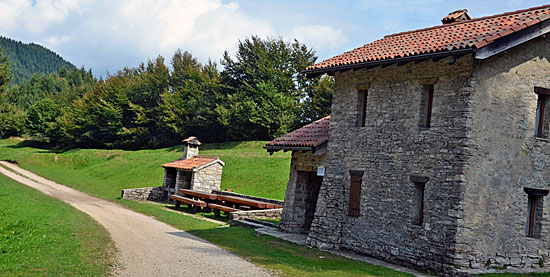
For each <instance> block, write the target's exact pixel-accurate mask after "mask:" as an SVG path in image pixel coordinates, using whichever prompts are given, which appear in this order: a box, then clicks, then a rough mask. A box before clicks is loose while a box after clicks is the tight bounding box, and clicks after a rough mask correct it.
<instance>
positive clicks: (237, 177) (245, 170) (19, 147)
mask: <svg viewBox="0 0 550 277" xmlns="http://www.w3.org/2000/svg"><path fill="white" fill-rule="evenodd" d="M263 145H265V142H243V143H226V144H211V145H205V147H203V148H202V149H201V152H200V155H203V156H215V157H220V158H221V159H222V160H223V161H224V162H225V163H226V166H225V167H224V172H223V176H222V185H221V188H222V189H226V188H231V189H233V190H234V191H235V192H239V193H244V194H253V195H256V196H260V197H268V198H274V199H281V200H282V199H284V193H285V188H286V182H287V180H288V168H289V166H290V154H289V153H280V152H279V153H276V154H274V155H272V156H270V155H269V154H268V153H267V152H266V151H265V150H263V149H262V148H261V147H262V146H263ZM180 150H181V149H180V148H179V147H173V148H165V149H157V150H141V151H122V150H93V149H92V150H89V149H82V150H80V149H77V150H71V151H68V152H64V153H54V152H51V151H48V150H42V149H37V148H31V147H25V144H24V142H23V143H21V142H19V141H16V140H0V160H5V159H10V160H17V161H18V162H19V163H20V164H21V166H22V167H24V168H26V169H28V170H31V171H34V172H36V173H38V174H40V175H42V176H45V177H52V176H55V180H56V181H58V182H60V183H62V184H67V185H69V186H72V184H78V187H76V188H77V189H79V190H83V191H86V192H88V193H90V194H92V195H95V196H99V197H103V198H107V199H115V198H117V197H119V196H120V190H121V189H123V188H137V187H147V186H160V185H162V176H163V169H162V168H161V167H160V165H161V164H163V163H166V162H169V161H173V160H175V159H178V158H180V157H181V156H182V152H181V151H180ZM73 187H74V186H73Z"/></svg>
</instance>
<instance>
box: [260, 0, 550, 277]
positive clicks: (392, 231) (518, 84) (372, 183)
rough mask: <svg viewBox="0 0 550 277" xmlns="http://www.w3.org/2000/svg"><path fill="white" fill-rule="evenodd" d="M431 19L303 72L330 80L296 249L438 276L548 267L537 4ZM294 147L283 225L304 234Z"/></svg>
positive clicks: (545, 26) (544, 61)
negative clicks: (322, 146)
mask: <svg viewBox="0 0 550 277" xmlns="http://www.w3.org/2000/svg"><path fill="white" fill-rule="evenodd" d="M443 22H444V23H446V24H442V25H439V26H434V27H430V28H426V29H420V30H414V31H409V32H403V33H398V34H393V35H388V36H385V37H384V38H382V39H380V40H378V41H376V42H373V43H369V44H366V45H364V46H361V47H359V48H356V49H354V50H351V51H349V52H346V53H343V54H341V55H338V56H335V57H333V58H331V59H328V60H325V61H323V62H320V63H317V64H315V65H313V66H311V67H309V68H308V69H306V71H305V74H306V75H308V76H318V75H320V74H329V75H331V76H334V79H335V88H334V94H333V99H332V115H331V117H330V124H329V132H328V142H327V145H326V154H324V158H323V159H322V162H321V165H322V167H323V168H324V176H323V180H322V183H321V186H320V189H319V194H318V197H317V201H316V202H317V203H316V207H315V212H314V216H313V220H312V221H311V226H310V228H309V233H308V238H307V243H308V245H309V246H312V247H318V248H321V249H338V250H346V251H354V252H357V253H360V254H364V255H367V256H371V257H376V258H379V259H382V260H386V261H388V262H391V263H395V264H400V265H404V266H409V267H414V268H419V269H423V270H430V271H432V272H437V273H438V274H442V275H455V274H460V275H467V274H472V273H481V272H486V271H490V270H492V268H495V267H499V268H504V269H505V270H508V269H512V270H515V271H522V272H527V271H533V270H549V266H548V260H550V200H549V199H548V197H549V196H548V194H549V190H550V104H549V103H550V36H548V33H549V32H550V5H546V6H540V7H535V8H530V9H525V10H520V11H515V12H509V13H505V14H499V15H494V16H488V17H482V18H473V19H470V18H469V16H466V15H465V14H463V13H456V14H454V15H453V13H451V18H449V17H446V18H445V20H444V21H443ZM272 146H273V147H274V146H275V145H272ZM269 147H271V146H270V145H267V148H268V150H270V148H269ZM284 147H287V148H284ZM284 147H283V146H281V149H285V150H293V149H292V148H291V147H292V146H291V145H289V146H284ZM301 147H303V146H301V145H298V146H297V147H296V148H295V150H293V155H292V156H293V161H292V164H293V168H292V169H291V174H290V177H291V178H290V179H291V180H290V181H289V187H288V188H287V194H290V195H286V196H285V199H292V197H294V200H293V201H294V202H292V201H289V202H288V203H285V210H286V209H288V212H291V213H292V214H293V215H290V216H286V219H285V220H295V223H292V222H286V223H285V221H284V220H282V222H281V225H282V228H287V230H293V228H294V229H298V230H300V229H304V227H305V225H304V224H303V223H302V222H301V221H299V220H302V217H298V216H295V215H297V214H299V212H296V211H294V212H293V210H297V209H298V208H301V209H307V208H304V207H306V206H304V205H302V204H301V203H302V200H303V199H305V198H307V197H305V196H304V195H303V194H302V193H300V191H301V190H302V189H301V188H299V187H298V186H297V185H296V184H297V183H300V182H298V181H293V178H295V177H294V176H297V175H299V173H298V172H299V170H296V169H295V168H294V166H296V165H298V163H299V161H300V158H298V156H302V157H305V156H306V155H308V154H310V152H308V151H309V150H308V149H305V148H301ZM272 149H274V148H272ZM311 153H312V152H311ZM312 156H313V155H312ZM305 160H307V159H305ZM311 160H312V159H310V160H309V161H311ZM310 166H312V167H313V165H310ZM318 167H320V166H318ZM295 170H296V171H295ZM296 180H298V179H296ZM292 194H294V196H293V195H292ZM292 203H294V205H295V207H294V208H293V207H288V206H289V205H292ZM309 204H311V203H309ZM284 214H285V213H283V215H284ZM285 226H286V227H285Z"/></svg>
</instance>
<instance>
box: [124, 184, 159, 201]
mask: <svg viewBox="0 0 550 277" xmlns="http://www.w3.org/2000/svg"><path fill="white" fill-rule="evenodd" d="M166 195H167V194H166V192H165V191H164V189H163V187H147V188H135V189H123V190H122V191H121V196H122V198H123V199H129V200H141V201H145V200H149V201H167V200H168V199H166Z"/></svg>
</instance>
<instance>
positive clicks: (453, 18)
mask: <svg viewBox="0 0 550 277" xmlns="http://www.w3.org/2000/svg"><path fill="white" fill-rule="evenodd" d="M470 19H472V18H471V17H470V16H469V15H468V10H467V9H463V10H456V11H454V12H452V13H450V14H449V15H447V16H445V17H443V19H441V22H443V24H449V23H454V22H460V21H466V20H470Z"/></svg>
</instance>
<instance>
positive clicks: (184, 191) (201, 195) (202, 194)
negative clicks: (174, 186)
mask: <svg viewBox="0 0 550 277" xmlns="http://www.w3.org/2000/svg"><path fill="white" fill-rule="evenodd" d="M178 193H181V194H185V195H189V196H193V197H197V198H201V199H205V200H212V201H213V200H216V199H217V198H218V195H217V194H214V193H207V192H202V191H196V190H190V189H180V190H178Z"/></svg>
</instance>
